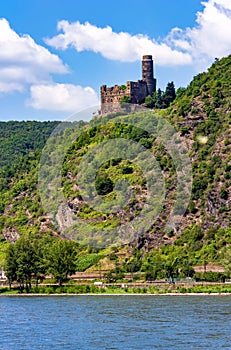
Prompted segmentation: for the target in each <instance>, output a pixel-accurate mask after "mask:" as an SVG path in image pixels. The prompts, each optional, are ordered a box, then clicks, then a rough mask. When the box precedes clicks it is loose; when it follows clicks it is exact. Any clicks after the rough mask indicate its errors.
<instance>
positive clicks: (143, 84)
mask: <svg viewBox="0 0 231 350" xmlns="http://www.w3.org/2000/svg"><path fill="white" fill-rule="evenodd" d="M155 91H156V79H155V78H154V76H153V60H152V56H151V55H145V56H143V61H142V80H138V81H136V82H134V81H128V82H127V83H126V86H125V85H121V86H120V85H114V86H112V87H107V85H102V86H101V87H100V94H101V114H106V113H110V112H115V111H117V110H118V109H120V108H121V102H130V103H132V104H141V103H143V102H144V100H145V98H146V97H147V96H148V95H152V94H153V92H155Z"/></svg>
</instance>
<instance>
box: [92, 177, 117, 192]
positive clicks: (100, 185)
mask: <svg viewBox="0 0 231 350" xmlns="http://www.w3.org/2000/svg"><path fill="white" fill-rule="evenodd" d="M95 188H96V191H97V193H98V194H99V195H101V196H104V195H106V194H108V193H110V192H112V191H113V189H114V184H113V182H112V180H111V179H110V177H108V175H106V174H103V175H97V176H96V179H95Z"/></svg>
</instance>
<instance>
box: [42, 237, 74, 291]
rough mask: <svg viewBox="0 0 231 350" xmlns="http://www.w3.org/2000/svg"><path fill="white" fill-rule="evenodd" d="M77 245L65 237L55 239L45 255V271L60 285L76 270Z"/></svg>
mask: <svg viewBox="0 0 231 350" xmlns="http://www.w3.org/2000/svg"><path fill="white" fill-rule="evenodd" d="M76 255H77V245H76V243H75V242H73V241H69V240H67V239H64V240H59V241H55V242H54V243H53V244H52V245H51V246H50V247H49V249H48V251H47V256H46V259H47V261H46V264H47V271H48V273H51V274H52V276H53V277H54V278H55V280H56V281H57V282H58V283H59V285H60V286H61V285H62V284H63V282H65V281H67V280H68V276H69V275H72V274H74V273H75V270H76V263H75V261H76Z"/></svg>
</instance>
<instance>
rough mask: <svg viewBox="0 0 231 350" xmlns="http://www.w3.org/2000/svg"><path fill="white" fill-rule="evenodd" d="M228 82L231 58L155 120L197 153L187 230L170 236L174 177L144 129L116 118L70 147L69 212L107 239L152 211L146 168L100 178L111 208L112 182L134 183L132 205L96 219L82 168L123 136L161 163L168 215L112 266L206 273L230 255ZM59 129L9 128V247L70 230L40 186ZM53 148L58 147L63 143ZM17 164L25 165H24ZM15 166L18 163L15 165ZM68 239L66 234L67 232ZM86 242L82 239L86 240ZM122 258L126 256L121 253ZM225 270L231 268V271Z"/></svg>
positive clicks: (1, 143)
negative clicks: (44, 159)
mask: <svg viewBox="0 0 231 350" xmlns="http://www.w3.org/2000/svg"><path fill="white" fill-rule="evenodd" d="M230 76H231V56H229V57H226V58H223V59H221V60H216V61H215V62H214V64H213V65H212V66H211V67H210V69H209V70H208V72H205V73H201V74H199V75H197V76H196V77H194V79H193V81H192V82H191V83H190V85H189V86H188V87H187V88H180V89H178V91H177V97H176V99H175V101H174V102H173V103H172V104H171V105H170V107H169V108H168V109H165V110H161V111H160V113H159V112H158V110H153V111H152V110H151V111H149V113H154V114H155V115H156V114H159V118H160V120H161V118H166V119H167V120H169V121H170V122H171V123H172V125H173V126H174V127H175V129H176V130H178V132H179V134H180V137H181V139H182V140H183V141H184V142H185V143H186V145H187V148H188V150H189V152H188V155H189V157H190V160H191V164H192V172H193V185H192V194H191V199H190V203H189V206H188V208H187V211H186V213H185V214H184V217H183V221H182V223H181V224H180V226H179V227H178V228H177V229H176V230H171V231H169V232H168V233H166V231H165V230H164V227H165V224H166V220H167V219H168V215H169V212H170V210H171V207H172V205H173V204H174V201H175V200H176V180H177V178H176V169H175V168H174V164H173V161H172V159H171V156H170V155H169V154H168V152H167V150H166V149H165V148H164V147H163V145H161V144H160V143H158V142H157V141H156V139H155V138H154V137H151V136H150V135H148V133H147V132H145V131H144V130H142V128H140V127H139V126H135V125H134V126H133V127H131V126H129V127H127V126H125V125H123V123H122V121H123V116H121V121H120V122H118V120H117V121H116V123H115V122H114V121H113V115H111V116H108V117H106V118H105V121H104V123H100V125H97V123H96V121H95V120H92V121H91V122H90V123H89V124H88V125H86V126H85V127H84V129H82V132H81V135H80V136H79V137H77V138H76V139H75V140H74V141H73V143H72V145H71V147H69V149H68V151H67V153H66V156H65V158H64V161H63V166H62V178H61V185H62V191H63V193H64V196H65V199H66V203H67V210H68V211H70V216H71V219H78V218H80V219H81V220H86V221H87V222H90V223H91V224H92V225H93V226H94V227H95V228H96V229H98V230H101V229H102V231H103V230H110V229H111V228H114V227H117V226H118V225H120V224H121V223H127V222H130V221H132V220H133V218H134V217H135V216H136V215H139V213H140V211H141V209H142V207H143V206H144V205H145V201H146V199H145V195H146V190H147V183H146V180H145V176H144V174H143V173H142V169H140V168H139V166H136V165H135V164H133V163H132V161H129V160H126V161H125V160H123V159H120V158H116V159H112V160H110V161H108V162H105V163H104V164H103V165H102V166H101V168H100V170H99V171H98V172H97V176H96V178H95V186H96V190H97V193H98V194H99V195H100V196H101V198H102V199H103V200H105V201H108V200H113V199H115V198H116V194H115V188H114V183H116V182H117V181H118V179H123V180H126V181H128V182H129V183H130V184H131V186H132V196H131V197H130V199H129V201H128V202H127V203H126V206H125V207H124V208H123V210H121V211H120V212H119V214H114V213H110V212H109V213H106V214H105V213H102V212H100V211H96V210H93V209H92V208H91V207H90V206H89V205H88V204H87V203H86V202H85V201H84V198H82V196H81V191H80V189H79V187H78V185H77V183H76V176H77V173H78V166H79V164H80V163H81V161H82V159H83V158H84V156H85V154H86V153H87V152H88V150H89V149H91V148H92V147H94V146H95V145H97V144H100V143H102V142H103V141H105V140H108V139H114V138H116V137H118V136H120V137H123V138H125V139H128V140H132V141H135V142H137V143H139V144H140V145H142V146H143V147H145V148H146V149H148V150H151V151H152V152H153V153H154V154H155V157H156V159H157V161H158V162H159V165H160V168H161V171H162V175H163V178H164V182H165V186H166V198H165V201H164V206H163V210H162V211H161V213H160V215H159V217H158V219H157V220H156V221H155V222H154V223H153V225H152V226H151V227H150V229H149V230H148V231H147V232H146V234H145V235H144V236H143V235H140V236H139V235H138V238H137V240H135V241H134V242H133V251H132V252H131V251H129V253H128V250H127V252H126V253H124V259H121V258H118V256H116V254H115V253H113V254H114V263H115V264H114V266H117V267H116V268H118V266H119V267H120V268H121V271H123V272H126V271H131V269H132V270H133V271H143V272H145V273H147V274H148V273H150V274H152V275H154V274H155V276H157V277H163V271H164V269H165V270H166V266H169V269H170V270H171V269H177V268H178V267H179V266H180V267H181V268H182V266H185V264H186V262H187V264H186V265H187V266H188V272H187V273H189V271H190V267H191V266H192V265H196V264H203V263H204V261H206V262H211V263H214V264H218V263H219V264H220V263H223V262H224V261H225V259H226V256H228V254H230V253H228V252H230V249H231V248H230V247H231V228H230V227H231V173H230V172H231V155H230V154H231V153H230V151H231V80H230ZM142 113H143V112H142ZM154 114H153V115H154ZM124 118H126V117H124ZM124 120H125V119H124ZM55 126H56V123H49V122H47V123H37V122H33V123H30V122H22V123H16V122H10V123H1V131H0V137H1V140H0V147H1V158H0V162H1V163H0V164H1V166H3V165H7V167H5V168H4V171H2V173H1V178H0V189H1V199H0V212H1V218H0V232H1V239H2V247H4V246H5V245H6V244H7V243H6V242H5V239H8V240H10V241H14V240H16V239H17V238H18V237H19V236H21V235H24V234H25V233H28V232H29V233H33V234H35V235H36V234H40V235H41V234H42V235H50V236H55V235H58V234H60V231H58V230H57V225H58V222H57V220H58V221H59V223H60V222H63V221H64V219H65V218H64V217H62V215H64V214H63V213H60V212H58V216H53V217H52V215H49V213H48V214H47V213H45V211H44V209H43V206H42V205H41V199H40V194H39V191H38V187H37V183H38V168H39V160H40V155H41V152H40V150H41V148H42V146H43V145H44V143H45V141H46V139H47V137H48V135H49V134H50V133H51V131H52V129H53V128H54V127H55ZM69 134H70V133H69ZM7 136H8V137H7ZM64 136H65V135H64ZM50 142H51V144H52V142H53V143H54V144H55V138H54V139H51V140H50ZM19 156H23V157H21V159H20V161H18V162H16V160H17V159H18V157H19ZM12 163H15V164H14V165H11V166H10V164H12ZM51 197H52V192H51ZM49 200H50V199H49V198H48V205H49ZM62 230H64V228H63V227H62V228H61V233H62ZM63 232H64V231H63ZM82 234H83V236H84V234H85V232H84V231H83V232H82ZM123 249H124V248H123ZM2 250H3V249H2ZM114 251H115V252H119V250H118V249H117V248H116V249H115V250H114ZM111 254H112V253H111ZM112 260H113V259H112ZM225 264H226V265H227V264H228V265H229V266H230V262H228V263H227V261H226V263H225ZM164 266H165V267H164ZM154 267H155V268H154ZM154 270H155V271H154ZM117 272H118V271H117ZM185 273H186V272H185Z"/></svg>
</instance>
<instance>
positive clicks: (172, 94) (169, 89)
mask: <svg viewBox="0 0 231 350" xmlns="http://www.w3.org/2000/svg"><path fill="white" fill-rule="evenodd" d="M175 98H176V91H175V86H174V83H173V81H171V82H170V83H168V84H167V86H166V89H165V93H164V95H163V101H164V103H165V105H166V106H167V107H168V106H169V105H170V103H171V102H173V101H174V100H175Z"/></svg>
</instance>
